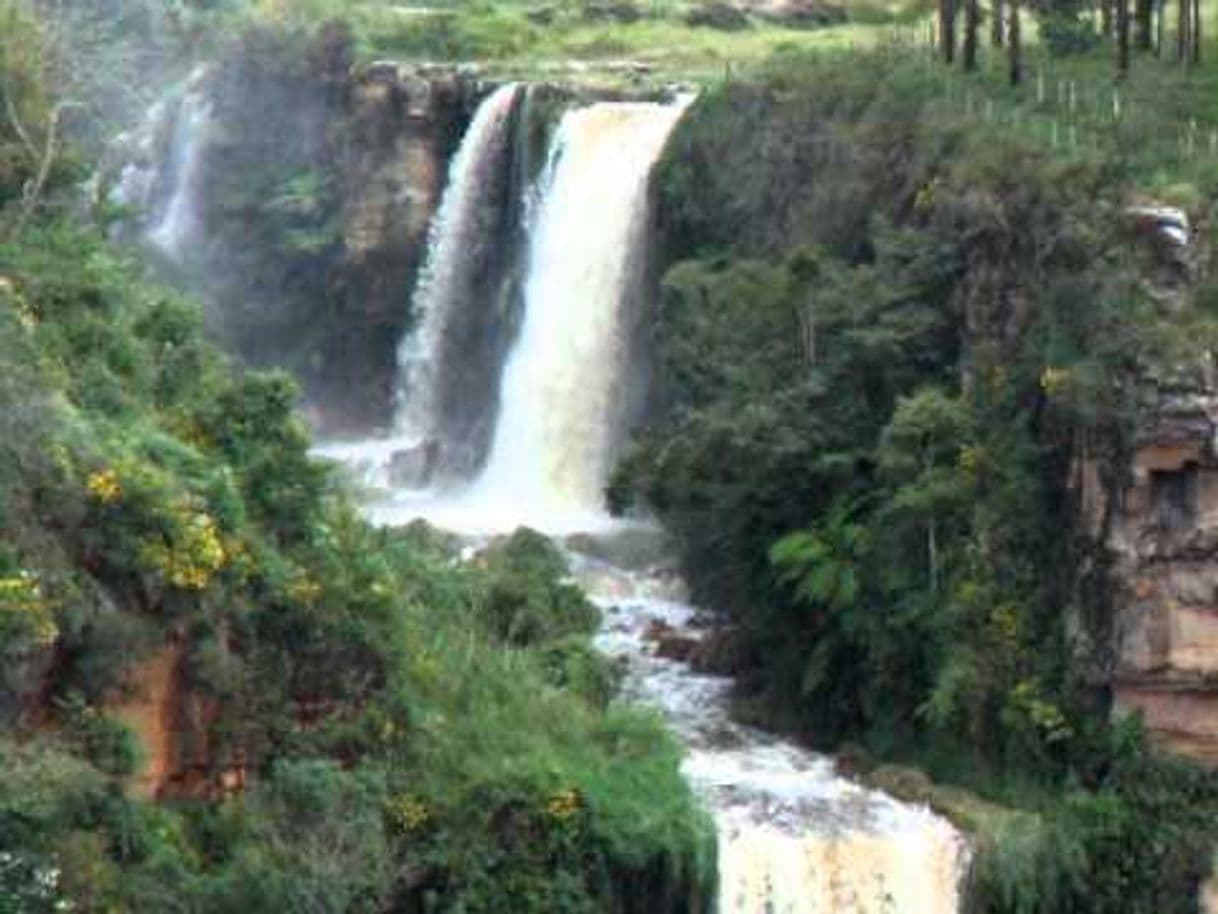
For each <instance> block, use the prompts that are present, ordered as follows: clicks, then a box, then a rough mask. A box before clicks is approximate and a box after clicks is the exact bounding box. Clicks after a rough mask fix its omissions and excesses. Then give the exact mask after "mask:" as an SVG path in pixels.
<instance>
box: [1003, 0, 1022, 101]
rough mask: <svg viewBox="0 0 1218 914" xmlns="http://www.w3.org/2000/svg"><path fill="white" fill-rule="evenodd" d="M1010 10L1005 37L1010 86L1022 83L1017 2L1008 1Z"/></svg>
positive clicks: (1014, 0)
mask: <svg viewBox="0 0 1218 914" xmlns="http://www.w3.org/2000/svg"><path fill="white" fill-rule="evenodd" d="M1008 6H1009V7H1010V10H1011V26H1010V32H1009V33H1008V36H1007V44H1008V51H1009V52H1010V54H1009V61H1008V62H1009V64H1010V69H1009V73H1010V79H1011V85H1012V86H1018V85H1019V84H1020V83H1022V82H1023V48H1022V47H1021V46H1020V41H1019V0H1009V3H1008Z"/></svg>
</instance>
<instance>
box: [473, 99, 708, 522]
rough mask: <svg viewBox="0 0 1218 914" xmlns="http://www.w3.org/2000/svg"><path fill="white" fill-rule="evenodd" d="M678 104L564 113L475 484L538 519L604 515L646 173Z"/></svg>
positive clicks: (490, 498) (487, 496) (491, 498)
mask: <svg viewBox="0 0 1218 914" xmlns="http://www.w3.org/2000/svg"><path fill="white" fill-rule="evenodd" d="M684 107H685V105H684V104H683V103H678V104H668V105H661V104H644V103H611V102H605V103H600V104H594V105H590V106H588V107H586V108H579V109H576V110H574V111H570V112H568V113H567V114H566V115H565V116H564V117H563V120H562V123H561V124H560V125H559V128H558V133H557V135H556V137H555V140H554V144H553V146H552V148H551V152H550V161H549V162H548V164H547V166H546V172H545V178H544V184H543V188H542V194H541V197H540V206H539V209H538V211H537V212H536V214H535V221H534V222H533V224H532V227H531V228H532V230H531V233H530V239H529V263H528V272H527V278H526V281H525V312H524V325H523V327H522V328H521V333H520V338H519V340H518V341H517V343H516V345H515V346H514V347H513V349H512V350H511V353H510V355H509V357H508V362H507V365H506V367H505V369H504V377H503V383H502V387H501V395H500V407H499V420H498V423H497V425H496V429H495V435H494V439H493V444H492V446H491V452H490V457H489V460H488V463H487V466H486V469H485V471H484V472H483V474H482V476H481V478H480V479H479V480H478V482H477V484H476V486H475V493H476V494H477V496H478V497H480V498H481V499H483V500H485V501H487V502H490V503H499V504H504V503H506V504H509V505H513V506H515V507H516V509H517V511H518V513H520V514H522V515H527V516H529V517H530V518H541V519H543V520H544V519H545V518H547V517H548V518H553V519H555V520H557V519H559V518H563V517H572V516H580V515H583V516H588V515H596V514H600V513H602V511H603V507H602V494H601V492H602V487H603V486H604V483H605V478H606V475H607V472H608V467H609V466H610V462H611V460H612V458H613V445H614V443H615V436H616V433H617V432H618V431H619V425H620V410H621V404H622V403H623V402H624V400H625V396H624V391H623V387H622V384H623V378H622V373H623V368H624V366H625V353H624V352H623V346H624V343H623V340H622V327H621V313H622V308H623V304H624V303H625V300H626V299H627V297H628V296H629V295H630V294H631V292H632V286H633V281H634V280H635V279H636V277H635V275H634V273H633V271H632V269H631V267H632V255H633V253H634V252H635V251H636V249H637V247H638V242H639V241H640V240H641V238H642V233H643V231H644V228H645V220H646V207H647V178H648V175H649V174H650V171H651V166H652V163H653V162H654V161H655V160H656V158H657V157H658V156H659V154H660V150H661V149H662V148H663V145H664V142H665V140H666V139H667V137H668V135H669V133H670V132H671V130H672V128H673V126H674V125H675V124H676V122H677V119H678V118H679V117H680V116H681V112H682V111H683V110H684ZM559 525H560V526H561V525H562V524H561V521H559Z"/></svg>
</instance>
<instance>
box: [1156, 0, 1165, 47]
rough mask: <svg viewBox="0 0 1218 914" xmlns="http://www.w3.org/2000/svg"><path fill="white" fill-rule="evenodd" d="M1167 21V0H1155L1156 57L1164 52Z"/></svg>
mask: <svg viewBox="0 0 1218 914" xmlns="http://www.w3.org/2000/svg"><path fill="white" fill-rule="evenodd" d="M1166 21H1167V0H1155V57H1160V56H1162V54H1163V32H1164V30H1165V28H1166V26H1165V22H1166Z"/></svg>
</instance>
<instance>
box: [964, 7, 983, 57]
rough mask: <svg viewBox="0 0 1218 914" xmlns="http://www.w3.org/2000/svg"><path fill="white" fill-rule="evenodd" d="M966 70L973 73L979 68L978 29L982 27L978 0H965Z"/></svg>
mask: <svg viewBox="0 0 1218 914" xmlns="http://www.w3.org/2000/svg"><path fill="white" fill-rule="evenodd" d="M964 4H965V6H964V70H965V72H967V73H971V72H973V71H974V70H976V69H977V30H978V29H979V28H980V27H981V12H980V10H979V9H978V8H977V4H978V0H964Z"/></svg>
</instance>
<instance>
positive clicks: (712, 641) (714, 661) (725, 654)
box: [690, 627, 745, 676]
mask: <svg viewBox="0 0 1218 914" xmlns="http://www.w3.org/2000/svg"><path fill="white" fill-rule="evenodd" d="M690 663H691V665H692V666H693V668H694V670H695V671H696V672H698V673H705V674H708V675H712V676H735V675H737V674H738V673H740V672H741V671H742V670H743V669H744V666H745V664H744V658H743V657H742V656H741V650H740V645H739V643H738V641H737V639H736V636H735V632H733V631H732V630H731V629H729V628H725V627H719V628H715V629H712V630H711V631H709V632H707V633H706V634H705V635H703V636H702V638H701V639H700V640H699V642H698V648H697V650H696V651H694V653H693V655H692V656H691V657H690Z"/></svg>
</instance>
